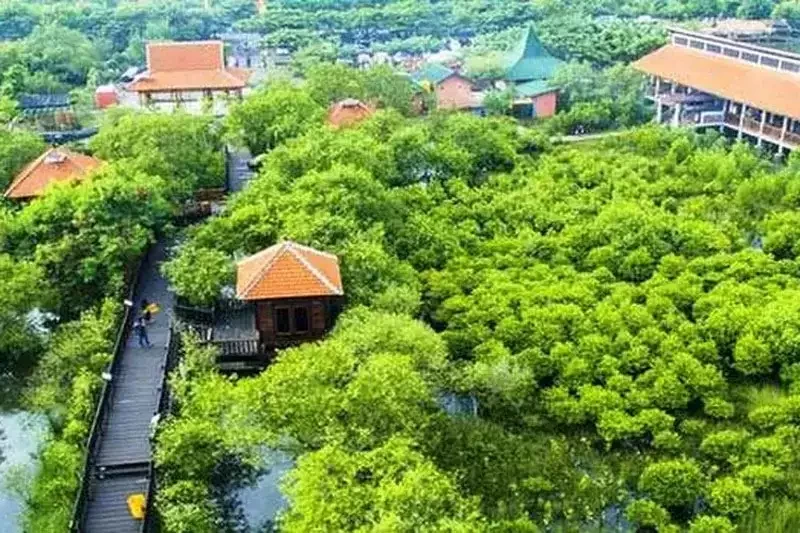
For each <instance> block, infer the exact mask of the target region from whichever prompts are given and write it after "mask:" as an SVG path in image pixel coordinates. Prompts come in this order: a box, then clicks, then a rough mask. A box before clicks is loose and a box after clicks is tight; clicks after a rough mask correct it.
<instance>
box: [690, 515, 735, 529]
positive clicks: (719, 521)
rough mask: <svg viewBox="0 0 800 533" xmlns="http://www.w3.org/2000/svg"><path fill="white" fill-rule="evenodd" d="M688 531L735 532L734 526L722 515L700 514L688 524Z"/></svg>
mask: <svg viewBox="0 0 800 533" xmlns="http://www.w3.org/2000/svg"><path fill="white" fill-rule="evenodd" d="M689 533H736V527H734V525H733V524H731V521H730V520H728V519H727V518H726V517H724V516H701V517H700V518H698V519H696V520H693V521H692V523H691V524H690V525H689Z"/></svg>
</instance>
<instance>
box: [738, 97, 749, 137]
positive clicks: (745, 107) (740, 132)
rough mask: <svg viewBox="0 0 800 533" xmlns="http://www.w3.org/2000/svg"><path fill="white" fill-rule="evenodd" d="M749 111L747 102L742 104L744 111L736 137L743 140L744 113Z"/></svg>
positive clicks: (740, 117)
mask: <svg viewBox="0 0 800 533" xmlns="http://www.w3.org/2000/svg"><path fill="white" fill-rule="evenodd" d="M746 112H747V104H742V113H741V114H740V115H739V132H738V133H737V134H736V139H737V140H739V141H741V140H742V128H743V127H744V114H745V113H746Z"/></svg>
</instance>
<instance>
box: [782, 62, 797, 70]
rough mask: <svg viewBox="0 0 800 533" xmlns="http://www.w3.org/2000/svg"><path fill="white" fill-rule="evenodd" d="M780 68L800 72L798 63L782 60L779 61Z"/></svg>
mask: <svg viewBox="0 0 800 533" xmlns="http://www.w3.org/2000/svg"><path fill="white" fill-rule="evenodd" d="M781 69H782V70H788V71H789V72H800V64H798V63H790V62H789V61H783V62H781Z"/></svg>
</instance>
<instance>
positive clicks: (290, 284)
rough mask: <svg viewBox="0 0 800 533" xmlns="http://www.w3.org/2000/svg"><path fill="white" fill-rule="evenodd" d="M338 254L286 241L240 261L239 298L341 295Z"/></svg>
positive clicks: (238, 276)
mask: <svg viewBox="0 0 800 533" xmlns="http://www.w3.org/2000/svg"><path fill="white" fill-rule="evenodd" d="M343 294H344V291H343V289H342V280H341V276H340V274H339V260H338V259H337V257H336V256H335V255H331V254H328V253H325V252H320V251H318V250H314V249H313V248H309V247H307V246H302V245H300V244H297V243H294V242H291V241H285V242H282V243H279V244H276V245H274V246H271V247H269V248H267V249H266V250H263V251H261V252H259V253H257V254H255V255H253V256H250V257H248V258H247V259H244V260H242V261H240V262H239V264H238V265H237V273H236V297H237V298H239V299H240V300H266V299H273V298H303V297H311V296H341V295H343Z"/></svg>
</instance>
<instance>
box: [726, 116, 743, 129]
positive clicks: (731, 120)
mask: <svg viewBox="0 0 800 533" xmlns="http://www.w3.org/2000/svg"><path fill="white" fill-rule="evenodd" d="M739 120H741V117H740V115H734V114H733V113H726V114H725V124H727V125H729V126H733V127H734V128H738V127H739Z"/></svg>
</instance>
